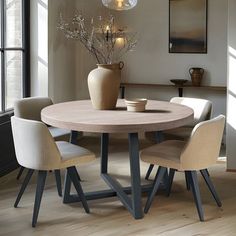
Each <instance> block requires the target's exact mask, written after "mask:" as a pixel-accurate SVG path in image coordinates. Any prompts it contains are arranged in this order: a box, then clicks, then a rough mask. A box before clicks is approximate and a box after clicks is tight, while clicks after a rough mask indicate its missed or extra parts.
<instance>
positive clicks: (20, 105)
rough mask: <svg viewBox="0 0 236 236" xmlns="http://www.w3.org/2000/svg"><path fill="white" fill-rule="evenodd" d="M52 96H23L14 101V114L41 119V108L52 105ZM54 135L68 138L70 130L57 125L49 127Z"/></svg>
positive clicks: (54, 136)
mask: <svg viewBox="0 0 236 236" xmlns="http://www.w3.org/2000/svg"><path fill="white" fill-rule="evenodd" d="M52 104H53V102H52V100H51V98H48V97H30V98H22V99H19V100H17V101H15V103H14V115H15V116H16V117H19V118H23V119H29V120H36V121H41V110H42V109H43V108H44V107H47V106H50V105H52ZM48 128H49V131H50V133H51V135H52V137H53V138H54V139H55V140H59V139H62V137H63V136H64V137H65V139H67V138H68V135H69V134H70V131H69V130H66V129H60V128H57V127H48Z"/></svg>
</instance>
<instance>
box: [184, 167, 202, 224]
mask: <svg viewBox="0 0 236 236" xmlns="http://www.w3.org/2000/svg"><path fill="white" fill-rule="evenodd" d="M187 172H188V174H189V176H190V185H191V190H192V192H193V197H194V201H195V204H196V207H197V211H198V215H199V219H200V221H204V213H203V209H202V201H201V195H200V190H199V186H198V180H197V172H196V171H187Z"/></svg>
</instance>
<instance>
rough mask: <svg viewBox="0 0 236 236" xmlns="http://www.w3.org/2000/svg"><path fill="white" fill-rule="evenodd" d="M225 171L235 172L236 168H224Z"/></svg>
mask: <svg viewBox="0 0 236 236" xmlns="http://www.w3.org/2000/svg"><path fill="white" fill-rule="evenodd" d="M226 171H227V172H236V169H226Z"/></svg>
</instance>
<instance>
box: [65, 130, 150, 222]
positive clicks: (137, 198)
mask: <svg viewBox="0 0 236 236" xmlns="http://www.w3.org/2000/svg"><path fill="white" fill-rule="evenodd" d="M128 137H129V160H130V175H131V187H130V188H123V187H122V186H121V185H120V183H119V182H118V181H117V180H116V179H115V178H113V177H111V176H110V175H109V174H108V146H109V134H108V133H103V134H102V135H101V176H102V178H103V180H104V181H105V182H106V183H107V185H108V186H109V187H110V188H111V190H104V191H98V192H91V193H85V197H86V199H87V200H92V199H99V198H106V197H112V196H118V197H119V199H120V201H121V202H122V203H123V205H124V206H125V207H126V208H127V210H129V212H130V213H131V214H132V215H133V217H134V218H135V219H141V218H143V210H142V199H141V193H142V191H148V190H149V189H150V188H151V186H150V185H148V187H141V180H140V160H139V141H138V133H129V134H128ZM73 139H74V137H73V138H72V140H71V141H72V142H73ZM70 190H71V180H70V178H69V176H68V174H67V173H66V177H65V188H64V197H63V202H64V203H71V202H77V201H79V198H78V196H74V195H71V194H70ZM128 194H131V196H128Z"/></svg>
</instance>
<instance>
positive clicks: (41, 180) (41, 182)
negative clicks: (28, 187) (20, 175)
mask: <svg viewBox="0 0 236 236" xmlns="http://www.w3.org/2000/svg"><path fill="white" fill-rule="evenodd" d="M46 177H47V171H43V170H40V171H39V173H38V180H37V188H36V194H35V201H34V212H33V219H32V227H35V226H36V224H37V219H38V214H39V209H40V204H41V200H42V196H43V190H44V186H45V181H46Z"/></svg>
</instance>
